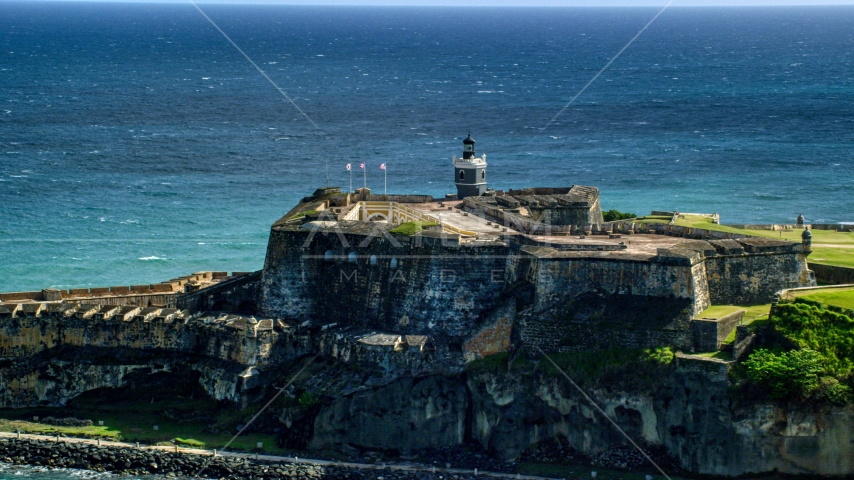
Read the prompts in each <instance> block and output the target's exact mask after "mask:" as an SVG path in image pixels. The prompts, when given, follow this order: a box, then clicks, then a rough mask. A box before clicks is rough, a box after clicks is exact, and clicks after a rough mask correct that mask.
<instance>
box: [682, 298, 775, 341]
mask: <svg viewBox="0 0 854 480" xmlns="http://www.w3.org/2000/svg"><path fill="white" fill-rule="evenodd" d="M738 310H745V312H744V318H743V319H742V321H741V324H742V325H750V324H751V323H753V322H755V321H756V320H761V319H765V318H768V313H769V312H770V311H771V304H770V303H765V304H761V305H712V306H711V307H709V308H707V309H705V310H703V312H702V313H700V314H699V315H697V318H704V317H705V318H721V317H723V316H725V315H729V314H730V313H733V312H736V311H738ZM735 333H736V332H735V329H734V328H733V329H732V332H730V334H729V335H728V336H727V338H726V339H725V340H724V342H723V343H732V342H734V341H735Z"/></svg>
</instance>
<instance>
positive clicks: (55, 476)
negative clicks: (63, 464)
mask: <svg viewBox="0 0 854 480" xmlns="http://www.w3.org/2000/svg"><path fill="white" fill-rule="evenodd" d="M143 478H144V479H145V480H160V479H162V477H159V476H151V477H137V476H126V475H110V474H104V473H97V472H91V471H88V470H74V469H68V468H62V469H48V468H44V467H29V466H22V465H10V464H5V463H0V479H2V480H26V479H30V480H142V479H143Z"/></svg>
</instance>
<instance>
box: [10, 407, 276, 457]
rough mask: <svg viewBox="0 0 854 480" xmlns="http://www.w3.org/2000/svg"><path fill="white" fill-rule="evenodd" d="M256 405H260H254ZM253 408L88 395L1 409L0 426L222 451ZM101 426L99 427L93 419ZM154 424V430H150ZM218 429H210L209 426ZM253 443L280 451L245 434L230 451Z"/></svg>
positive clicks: (268, 439) (267, 437) (269, 439)
mask: <svg viewBox="0 0 854 480" xmlns="http://www.w3.org/2000/svg"><path fill="white" fill-rule="evenodd" d="M258 407H260V405H259V406H258ZM167 410H175V411H181V412H211V413H210V415H209V416H208V417H207V418H205V419H200V420H196V421H177V420H173V419H170V418H167V416H166V415H164V411H167ZM255 411H256V409H255V406H249V407H247V409H245V410H244V411H242V412H241V411H239V410H237V408H236V407H235V408H234V409H224V410H220V409H218V408H217V404H216V402H214V401H211V400H191V399H181V398H171V399H158V400H157V401H155V402H154V403H151V401H150V400H125V401H120V402H101V401H98V400H96V399H92V398H85V395H84V396H83V397H78V398H76V399H74V400H72V401H71V402H69V406H68V407H57V408H23V409H0V430H2V431H7V432H15V431H18V430H20V431H21V432H23V433H35V434H45V435H56V434H62V435H66V436H69V437H101V438H104V439H110V440H123V441H128V442H140V443H145V444H151V445H158V444H159V445H172V444H175V445H181V446H185V447H193V448H207V449H214V448H216V449H221V448H222V447H223V445H225V444H226V442H228V440H229V439H231V437H232V435H234V433H236V431H237V430H236V426H237V425H238V424H240V423H241V421H242V420H244V417H247V416H248V415H251V414H252V413H254V412H255ZM36 414H37V415H40V416H41V417H42V418H44V417H45V416H47V415H51V416H54V417H69V416H73V417H75V418H84V419H90V420H92V421H93V422H94V425H93V426H90V427H57V426H52V425H47V424H44V423H39V422H35V421H33V420H32V418H33V415H36ZM101 420H102V421H103V422H104V425H103V426H98V421H101ZM155 425H157V427H158V430H154V426H155ZM211 425H212V426H213V427H214V429H216V430H217V432H218V433H213V432H212V431H211V429H210V426H211ZM257 442H263V444H264V448H263V451H265V452H268V453H282V450H280V449H278V448H276V438H275V435H273V434H259V433H250V434H245V435H241V436H240V437H239V438H237V439H236V440H235V441H234V443H232V445H231V447H230V449H232V450H243V451H253V450H256V444H257Z"/></svg>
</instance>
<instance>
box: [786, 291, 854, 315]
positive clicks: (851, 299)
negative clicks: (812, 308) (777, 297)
mask: <svg viewBox="0 0 854 480" xmlns="http://www.w3.org/2000/svg"><path fill="white" fill-rule="evenodd" d="M793 293H794V295H795V296H796V297H799V298H805V299H808V300H813V301H815V302H820V303H823V304H825V305H834V306H837V307H841V308H845V309H848V310H854V288H844V289H842V288H832V289H827V290H806V291H800V292H793Z"/></svg>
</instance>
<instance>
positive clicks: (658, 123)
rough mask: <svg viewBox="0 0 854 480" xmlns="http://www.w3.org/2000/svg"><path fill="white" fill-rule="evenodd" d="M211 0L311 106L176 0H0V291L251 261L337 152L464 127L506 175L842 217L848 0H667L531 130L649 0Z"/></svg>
mask: <svg viewBox="0 0 854 480" xmlns="http://www.w3.org/2000/svg"><path fill="white" fill-rule="evenodd" d="M203 8H204V9H205V10H206V12H207V13H208V14H209V15H210V17H211V18H212V19H213V20H214V21H216V22H218V23H219V25H220V27H221V28H222V29H223V30H224V31H225V32H227V33H228V34H229V35H230V36H231V38H232V39H233V40H234V41H235V42H236V43H237V44H238V45H240V46H241V48H243V50H244V51H245V52H246V53H247V54H248V55H249V56H250V57H252V58H253V59H254V60H255V61H256V62H257V64H258V65H259V66H260V67H261V68H263V69H264V70H265V71H266V72H267V73H268V74H269V76H270V77H271V78H272V79H273V80H274V81H275V82H277V83H278V84H279V85H280V86H281V88H282V89H283V90H284V91H285V92H287V93H288V94H289V95H290V96H291V97H292V98H293V100H294V101H295V102H296V103H297V104H298V105H299V106H300V108H302V109H303V110H304V111H305V112H306V114H307V115H308V116H309V117H310V118H311V119H312V120H313V121H315V122H316V123H317V125H318V126H319V127H320V128H322V130H323V131H322V132H321V131H320V130H317V129H316V128H315V127H313V126H312V125H311V124H310V123H309V122H308V121H306V119H305V118H303V117H302V116H301V115H300V114H299V112H297V111H296V110H295V109H294V108H293V106H291V105H290V104H288V103H287V102H286V101H284V100H283V97H282V96H281V95H280V94H279V93H278V92H277V91H276V90H275V89H274V88H273V87H272V86H271V85H270V84H269V83H267V81H266V80H265V79H264V78H263V77H262V76H261V75H260V74H259V73H258V72H257V71H256V70H254V68H253V67H252V66H251V65H250V64H249V63H248V62H247V61H246V59H245V58H243V57H242V56H241V55H240V53H239V52H238V51H237V50H236V49H235V48H234V47H232V46H231V45H230V44H229V43H228V42H227V41H226V40H225V39H224V38H223V37H222V36H221V35H220V34H219V33H218V32H217V31H216V30H215V29H214V28H213V27H212V26H211V25H210V24H209V23H208V22H207V21H206V20H205V19H204V18H203V17H202V16H201V15H200V14H199V12H197V11H196V10H195V9H194V8H193V7H192V6H191V5H190V4H181V3H177V4H144V3H76V2H14V1H5V0H4V1H0V11H2V14H0V291H14V290H25V289H41V288H45V287H59V288H71V287H78V286H99V285H127V284H138V283H153V282H159V281H162V280H166V279H168V278H171V277H175V276H178V275H184V274H188V273H191V272H194V271H199V270H208V269H209V270H229V271H234V270H238V271H246V270H252V269H257V268H260V267H261V266H262V262H263V258H264V254H265V247H266V242H267V236H268V232H269V226H270V224H271V223H272V222H273V221H275V220H276V219H277V218H279V217H280V216H281V215H282V214H284V213H285V212H286V211H287V210H288V209H290V208H291V206H292V205H293V204H294V203H295V202H296V201H297V200H298V199H299V198H301V197H302V196H304V195H307V194H310V193H311V192H312V191H313V190H314V189H315V188H316V187H318V186H323V185H325V184H326V182H327V176H328V181H329V183H330V184H332V185H340V186H343V187H345V188H346V187H347V186H348V182H349V179H348V176H347V173H346V171H345V170H344V166H345V165H346V164H347V163H352V164H353V165H354V167H357V166H358V163H359V162H365V163H366V165H367V174H368V176H367V183H368V186H369V187H371V188H373V189H374V191H378V190H379V191H382V188H383V187H382V176H381V171H380V170H379V165H380V163H386V164H387V165H388V189H389V191H390V192H414V193H426V194H432V195H436V196H439V195H443V194H445V193H448V192H453V191H454V186H453V178H452V168H451V157H452V155H454V154H459V152H460V147H461V143H460V142H461V139H462V138H463V137H464V136H465V135H466V134H467V133H469V132H471V134H472V136H473V137H475V138H476V139H477V151H478V152H479V153H486V154H487V160H488V162H489V171H488V180H489V183H490V184H491V186H493V187H495V188H508V187H521V186H564V185H571V184H582V185H595V186H598V187H599V188H600V189H601V191H602V205H603V207H604V208H605V209H610V208H617V209H619V210H623V211H632V212H636V213H648V211H649V210H651V209H678V210H680V211H688V212H718V213H720V214H721V215H722V219H723V221H724V222H725V223H738V222H792V221H794V218H795V217H796V216H797V215H798V214H799V213H803V214H804V215H805V216H806V217H807V220H808V221H810V222H839V221H854V195H852V187H854V162H852V155H854V7H845V6H842V7H785V8H783V7H778V8H671V9H669V10H667V11H666V12H665V13H664V14H663V15H661V17H659V18H658V20H657V21H656V22H655V23H654V24H653V25H652V26H651V27H650V28H649V29H648V30H647V31H646V32H645V33H644V34H643V35H642V36H641V37H640V38H639V39H638V40H637V41H636V42H635V43H634V44H633V45H631V47H629V48H628V49H627V50H626V52H625V53H624V54H623V55H622V56H621V57H620V58H619V59H618V60H617V61H616V62H614V64H613V65H612V67H611V68H610V69H609V70H608V71H607V72H605V73H604V74H603V75H602V76H601V77H600V78H599V79H598V80H597V81H596V82H595V83H594V84H593V85H592V86H591V87H590V88H589V89H588V90H587V91H586V92H585V93H584V94H583V95H582V96H581V97H579V98H578V100H577V102H576V103H575V104H574V105H573V106H571V107H570V108H568V109H566V111H564V112H563V114H562V115H561V116H560V117H559V118H558V119H557V121H555V122H554V123H552V124H550V125H549V126H548V128H546V129H545V130H541V129H542V128H543V127H544V126H546V125H547V124H548V123H549V120H550V119H552V117H554V116H555V114H556V113H557V112H558V111H559V110H560V109H561V108H562V107H563V106H564V105H565V104H566V103H567V102H568V100H569V99H570V98H572V96H573V95H575V94H576V92H578V90H579V89H580V88H581V87H582V86H583V85H584V84H585V83H587V82H588V80H590V79H591V78H592V77H593V75H594V74H595V73H596V72H597V71H598V70H599V69H600V68H601V67H602V66H603V65H604V64H605V63H606V62H607V61H608V60H609V59H610V58H611V57H612V56H613V55H614V54H615V53H616V52H617V51H619V50H620V48H622V47H623V46H624V45H625V44H626V42H628V40H629V39H631V38H632V36H634V35H635V33H637V32H638V30H639V29H640V28H641V27H642V26H643V25H644V24H645V23H646V22H647V21H649V19H650V18H652V16H653V15H654V14H655V13H656V11H657V10H656V9H650V8H602V9H597V8H564V9H548V8H531V9H525V8H462V7H461V8H403V7H400V8H391V7H387V8H381V7H296V6H257V5H256V6H245V5H244V6H239V5H203ZM356 170H357V168H356ZM362 181H363V180H362V177H361V175H360V173H356V174H355V175H354V176H353V182H354V184H355V186H360V185H361V183H362Z"/></svg>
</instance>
